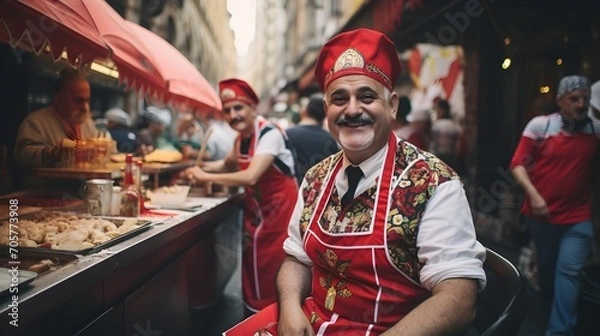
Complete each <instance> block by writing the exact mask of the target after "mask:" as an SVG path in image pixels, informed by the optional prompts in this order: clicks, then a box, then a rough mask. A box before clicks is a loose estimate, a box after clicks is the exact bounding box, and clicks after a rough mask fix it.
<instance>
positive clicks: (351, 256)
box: [224, 29, 486, 336]
mask: <svg viewBox="0 0 600 336" xmlns="http://www.w3.org/2000/svg"><path fill="white" fill-rule="evenodd" d="M399 75H400V61H399V59H398V54H397V52H396V48H395V46H394V44H393V43H392V42H391V41H390V40H389V39H388V38H387V37H386V36H385V35H383V34H381V33H380V32H377V31H373V30H369V29H357V30H353V31H348V32H344V33H341V34H339V35H337V36H335V37H334V38H333V39H331V40H330V41H329V42H327V43H326V44H325V46H324V47H323V48H322V49H321V52H320V54H319V56H318V58H317V62H316V65H315V78H316V79H317V83H318V84H319V86H320V87H321V88H322V89H323V91H324V92H325V98H324V104H325V110H326V114H327V121H328V123H327V125H328V126H329V131H330V132H331V134H332V135H333V137H334V138H335V139H336V140H337V141H338V143H339V144H340V146H341V147H342V151H341V152H339V153H338V154H336V155H332V156H330V157H327V158H325V159H324V160H323V161H321V162H319V163H317V164H316V165H314V166H313V167H311V168H310V169H309V170H308V171H307V172H306V175H305V176H304V179H303V181H302V185H301V187H300V191H299V196H298V203H297V204H296V208H295V210H294V213H293V215H292V217H291V219H290V221H289V237H288V238H287V239H286V241H285V243H284V250H285V252H286V254H287V256H286V258H285V260H284V262H283V264H282V265H281V268H280V270H279V273H278V275H277V282H276V287H277V293H278V299H279V302H278V304H275V305H272V306H271V307H268V308H267V309H264V310H262V311H261V312H259V313H257V314H255V315H253V316H252V317H250V318H249V319H247V320H245V321H244V322H242V323H240V324H238V325H236V326H235V327H233V328H232V329H231V330H229V331H226V332H225V333H224V335H227V336H237V335H240V336H241V335H455V334H459V333H460V332H462V331H463V330H465V328H466V327H467V326H468V325H469V324H470V323H471V321H472V320H473V318H474V315H475V301H476V297H477V292H478V290H480V289H483V288H484V287H485V283H486V278H485V272H484V270H483V267H482V264H483V260H484V258H485V249H484V247H483V246H482V245H481V244H479V243H478V242H477V240H476V237H475V228H474V225H473V220H472V216H471V212H470V209H469V204H468V202H467V198H466V195H465V191H464V189H463V187H462V184H461V181H460V178H459V176H458V175H457V174H456V173H455V172H454V171H453V170H452V169H451V168H450V167H448V165H446V164H445V163H443V162H442V161H441V160H440V159H438V158H437V157H435V156H433V155H432V154H430V153H427V152H425V151H422V150H421V149H419V148H417V147H416V146H415V145H413V144H411V143H409V142H406V141H403V140H400V139H398V138H397V137H396V136H395V134H394V133H393V132H392V120H393V119H394V116H395V114H396V111H397V108H398V100H399V99H398V94H397V93H396V92H395V91H394V83H396V81H397V79H398V77H399Z"/></svg>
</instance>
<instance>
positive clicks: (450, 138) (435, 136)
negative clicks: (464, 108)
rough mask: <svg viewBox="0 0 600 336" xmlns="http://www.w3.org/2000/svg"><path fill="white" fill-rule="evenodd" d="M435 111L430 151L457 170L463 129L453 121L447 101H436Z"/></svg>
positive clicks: (434, 103) (438, 99)
mask: <svg viewBox="0 0 600 336" xmlns="http://www.w3.org/2000/svg"><path fill="white" fill-rule="evenodd" d="M433 109H434V110H435V114H436V119H435V120H434V121H433V122H432V123H431V145H430V148H429V149H430V150H431V152H432V153H433V154H435V156H437V157H439V158H440V159H442V161H444V162H446V163H447V164H448V165H450V167H452V168H454V169H455V170H457V167H458V160H459V144H460V139H461V134H462V128H461V127H460V125H459V124H458V123H457V122H456V121H454V120H452V118H451V115H450V104H449V103H448V101H447V100H444V99H440V98H437V99H435V100H434V102H433Z"/></svg>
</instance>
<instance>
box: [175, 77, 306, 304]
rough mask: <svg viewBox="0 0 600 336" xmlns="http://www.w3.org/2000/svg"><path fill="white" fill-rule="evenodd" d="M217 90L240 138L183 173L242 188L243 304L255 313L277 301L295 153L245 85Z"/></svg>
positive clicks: (234, 82)
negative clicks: (225, 153)
mask: <svg viewBox="0 0 600 336" xmlns="http://www.w3.org/2000/svg"><path fill="white" fill-rule="evenodd" d="M219 91H220V96H221V101H222V103H223V115H224V117H225V120H226V121H227V122H228V123H229V125H231V128H233V129H234V130H236V131H237V132H238V133H239V136H238V138H237V139H236V141H235V144H234V148H233V150H232V151H231V152H230V153H229V155H228V156H227V157H226V158H225V159H223V160H219V161H213V162H206V163H205V164H204V165H203V167H202V168H200V167H193V168H190V169H187V170H186V171H185V174H186V176H187V177H188V178H191V179H195V180H198V181H202V182H214V183H218V184H222V185H226V186H243V187H244V188H245V197H246V198H245V202H244V226H243V246H242V290H243V294H244V303H245V305H246V308H247V309H248V311H249V312H256V311H257V310H259V309H262V308H264V307H265V306H267V305H268V304H270V303H272V302H275V301H276V293H275V287H274V283H275V275H276V273H277V269H278V268H279V265H281V262H282V261H283V259H284V257H285V253H284V252H283V248H282V245H283V241H284V240H285V238H286V237H287V226H286V224H287V222H288V220H289V217H290V215H291V213H292V211H293V209H294V204H295V203H296V197H297V193H298V184H297V183H296V178H295V177H294V176H295V175H294V166H295V163H294V156H293V154H292V151H291V147H290V145H289V143H288V140H287V137H286V135H285V133H284V131H283V130H281V129H279V128H278V127H277V126H276V125H274V124H272V123H270V122H268V121H267V120H266V119H264V118H263V117H261V116H259V115H257V113H256V105H257V104H258V97H257V96H256V94H255V93H254V90H252V88H251V87H250V85H248V83H246V82H244V81H242V80H239V79H235V78H232V79H227V80H223V81H221V82H220V83H219ZM227 171H233V172H227Z"/></svg>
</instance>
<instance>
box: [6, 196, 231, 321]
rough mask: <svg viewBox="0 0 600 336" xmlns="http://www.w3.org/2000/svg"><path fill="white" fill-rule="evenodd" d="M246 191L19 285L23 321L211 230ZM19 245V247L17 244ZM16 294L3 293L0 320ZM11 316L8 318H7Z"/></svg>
mask: <svg viewBox="0 0 600 336" xmlns="http://www.w3.org/2000/svg"><path fill="white" fill-rule="evenodd" d="M242 199H243V194H237V195H233V196H228V197H205V198H202V202H203V204H202V207H201V208H199V209H198V210H197V211H194V212H190V211H174V210H173V211H171V210H169V212H173V213H174V214H176V215H174V216H173V217H170V218H168V219H165V220H160V221H157V222H156V223H154V224H152V227H151V228H150V229H148V230H146V231H143V232H141V233H140V234H138V235H136V236H133V237H131V238H129V239H127V240H125V241H123V242H120V243H118V244H116V245H114V246H111V247H108V248H107V249H105V250H102V251H100V252H98V253H94V254H90V255H86V256H78V259H77V260H75V261H73V262H72V263H70V264H67V265H65V266H63V267H61V268H59V269H57V270H54V271H50V272H47V273H45V274H42V275H41V276H39V277H38V278H37V279H35V280H34V281H33V282H31V283H30V284H27V285H23V286H19V287H18V293H15V294H16V295H18V300H16V302H17V303H18V311H19V323H20V324H22V323H28V322H31V321H35V320H36V319H38V318H39V317H40V316H42V315H44V314H45V313H47V312H49V311H50V310H52V309H53V308H56V307H58V306H60V304H62V303H64V302H66V301H67V300H69V299H71V298H73V297H74V296H76V295H77V294H78V293H80V292H81V291H84V290H86V288H88V287H89V286H90V284H93V283H98V282H99V281H102V280H103V279H105V278H107V277H108V276H109V275H111V274H112V273H114V272H116V271H118V270H121V269H124V268H126V267H128V266H131V265H132V263H134V262H135V261H136V260H138V259H139V258H141V257H143V256H147V255H148V254H149V253H152V251H154V250H156V249H157V248H158V247H160V246H164V245H166V244H168V243H169V242H170V241H173V240H174V239H176V238H178V237H181V236H183V235H185V234H186V233H188V232H191V230H197V229H198V227H202V226H205V225H206V226H210V227H206V230H207V232H209V231H210V230H214V228H215V227H217V226H218V225H219V218H222V217H224V216H230V215H231V214H232V208H234V207H240V203H241V200H242ZM17 249H18V248H17ZM12 295H14V294H10V295H3V296H2V297H0V313H1V316H2V317H1V318H0V321H2V323H8V322H9V321H10V317H9V316H8V314H9V313H10V311H11V307H10V305H11V303H12V302H13V300H12V297H11V296H12ZM7 319H8V320H7Z"/></svg>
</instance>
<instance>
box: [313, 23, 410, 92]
mask: <svg viewBox="0 0 600 336" xmlns="http://www.w3.org/2000/svg"><path fill="white" fill-rule="evenodd" d="M400 72H402V70H401V69H400V60H399V59H398V54H397V53H396V47H395V46H394V43H392V41H390V39H389V38H388V37H387V36H385V35H384V34H382V33H381V32H378V31H375V30H371V29H364V28H361V29H356V30H351V31H348V32H343V33H341V34H338V35H336V36H334V37H333V38H332V39H331V40H329V41H328V42H327V43H325V45H324V46H323V48H322V49H321V53H320V54H319V58H318V59H317V64H316V66H315V78H316V79H317V82H318V83H319V86H320V87H321V89H323V91H325V90H326V89H327V87H328V86H329V84H330V83H331V82H333V81H334V80H336V79H338V78H340V77H343V76H349V75H364V76H367V77H371V78H373V79H374V80H376V81H378V82H380V83H381V84H383V85H384V86H385V87H386V88H388V89H389V90H390V91H392V90H393V89H394V84H395V83H396V80H398V76H400Z"/></svg>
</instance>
